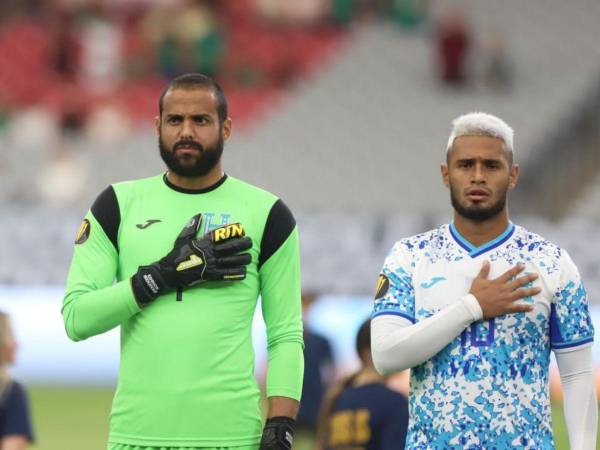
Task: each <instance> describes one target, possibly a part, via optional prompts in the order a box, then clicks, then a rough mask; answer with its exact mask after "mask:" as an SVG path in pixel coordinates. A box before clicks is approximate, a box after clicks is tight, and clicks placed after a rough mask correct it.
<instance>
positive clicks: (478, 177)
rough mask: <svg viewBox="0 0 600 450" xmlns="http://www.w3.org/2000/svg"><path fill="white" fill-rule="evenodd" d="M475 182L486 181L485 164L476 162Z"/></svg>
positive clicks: (474, 169)
mask: <svg viewBox="0 0 600 450" xmlns="http://www.w3.org/2000/svg"><path fill="white" fill-rule="evenodd" d="M472 182H473V183H484V182H485V171H484V167H483V164H475V166H474V167H473V178H472Z"/></svg>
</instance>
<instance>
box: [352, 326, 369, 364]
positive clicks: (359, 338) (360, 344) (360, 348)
mask: <svg viewBox="0 0 600 450" xmlns="http://www.w3.org/2000/svg"><path fill="white" fill-rule="evenodd" d="M355 345H356V353H357V354H358V357H359V358H360V359H361V360H362V359H363V358H362V354H363V352H365V351H371V319H367V320H365V321H364V322H363V323H362V324H361V325H360V328H359V329H358V332H357V333H356V342H355Z"/></svg>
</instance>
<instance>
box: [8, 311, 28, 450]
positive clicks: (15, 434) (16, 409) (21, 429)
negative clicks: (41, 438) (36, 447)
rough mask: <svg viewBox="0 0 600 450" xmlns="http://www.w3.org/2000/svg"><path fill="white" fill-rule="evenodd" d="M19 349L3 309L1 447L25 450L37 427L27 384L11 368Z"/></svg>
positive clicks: (11, 449)
mask: <svg viewBox="0 0 600 450" xmlns="http://www.w3.org/2000/svg"><path fill="white" fill-rule="evenodd" d="M16 352H17V343H16V341H15V338H14V335H13V332H12V327H11V324H10V319H9V317H8V315H6V314H5V313H4V312H0V447H1V448H3V449H10V450H23V449H26V448H27V447H29V444H30V443H31V442H33V431H32V427H31V421H30V418H29V405H28V400H27V393H26V392H25V388H24V387H23V386H22V385H21V384H20V383H19V382H18V381H15V380H13V379H12V378H11V376H10V374H9V373H8V371H7V366H9V365H11V364H13V363H14V362H15V356H16Z"/></svg>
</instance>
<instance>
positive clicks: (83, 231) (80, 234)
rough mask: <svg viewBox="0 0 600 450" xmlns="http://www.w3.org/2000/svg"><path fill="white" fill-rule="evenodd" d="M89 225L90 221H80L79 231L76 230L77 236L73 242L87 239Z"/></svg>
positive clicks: (89, 229)
mask: <svg viewBox="0 0 600 450" xmlns="http://www.w3.org/2000/svg"><path fill="white" fill-rule="evenodd" d="M91 227H92V226H91V225H90V221H89V220H87V219H83V222H81V225H80V226H79V231H77V236H76V237H75V244H83V243H84V242H85V241H87V239H88V237H90V231H91Z"/></svg>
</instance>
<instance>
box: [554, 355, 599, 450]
mask: <svg viewBox="0 0 600 450" xmlns="http://www.w3.org/2000/svg"><path fill="white" fill-rule="evenodd" d="M555 356H556V361H557V363H558V367H559V371H560V378H561V382H562V387H563V398H564V400H563V406H564V415H565V421H566V423H567V430H568V433H569V444H570V448H571V450H593V449H595V448H596V434H597V426H598V404H597V401H596V389H595V380H594V369H593V366H592V348H591V346H588V347H584V348H578V349H576V350H573V351H570V352H560V353H556V354H555Z"/></svg>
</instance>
